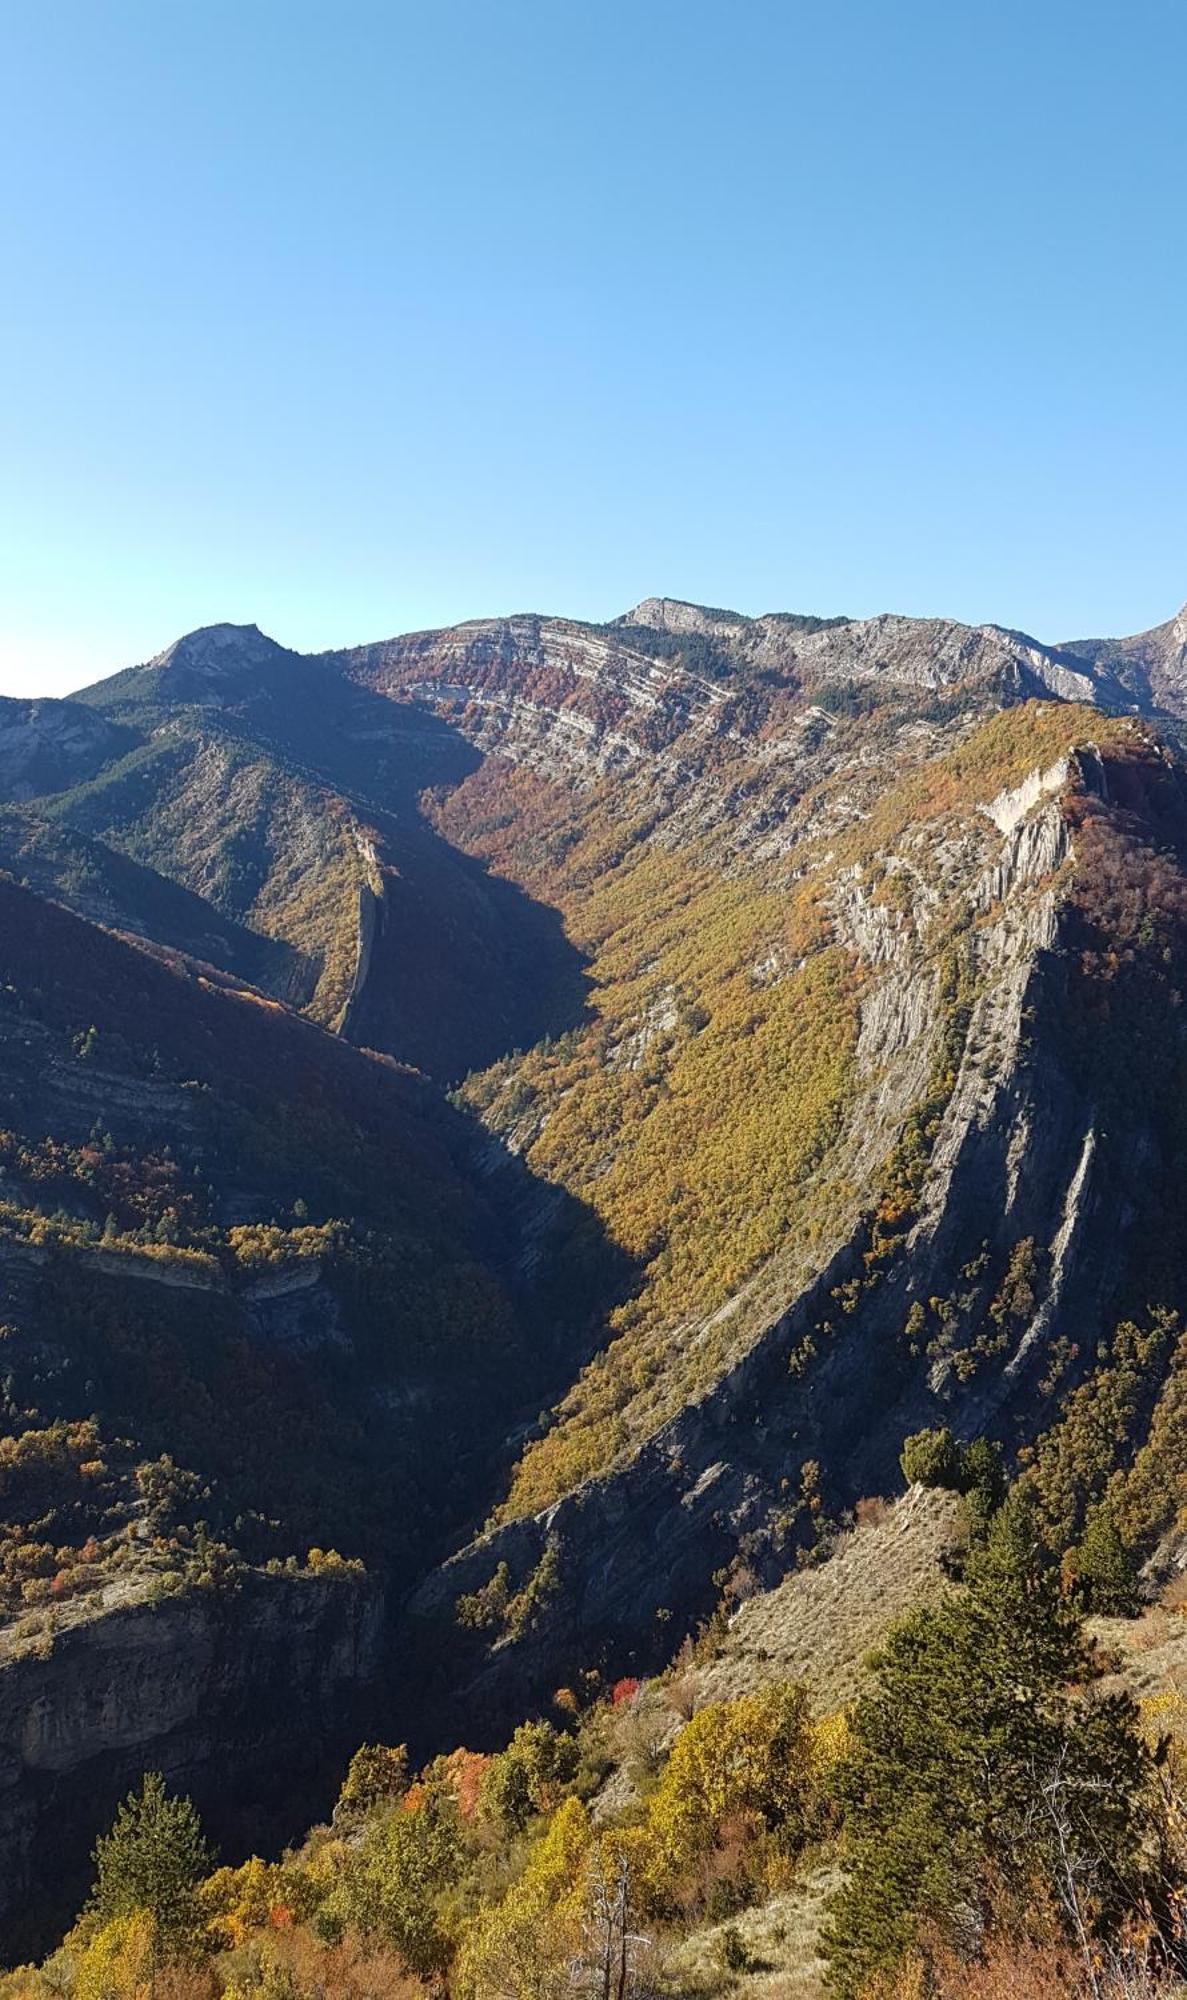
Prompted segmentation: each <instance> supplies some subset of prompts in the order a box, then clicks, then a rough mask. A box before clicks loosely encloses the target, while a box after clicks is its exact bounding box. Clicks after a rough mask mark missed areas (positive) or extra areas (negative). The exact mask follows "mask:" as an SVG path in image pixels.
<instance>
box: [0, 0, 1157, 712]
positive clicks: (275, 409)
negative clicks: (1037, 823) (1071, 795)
mask: <svg viewBox="0 0 1187 2000" xmlns="http://www.w3.org/2000/svg"><path fill="white" fill-rule="evenodd" d="M1185 73H1187V8H1185V7H1184V6H1183V5H1182V4H1181V0H1160V3H1159V4H1151V3H1150V0H1126V4H1124V5H1122V4H1116V5H1104V4H1093V0H1025V4H1022V0H993V4H988V0H897V4H892V0H817V4H813V5H807V4H801V0H781V4H779V0H732V4H728V5H727V4H725V0H718V4H715V5H710V4H700V0H680V4H671V5H668V4H662V0H623V4H619V0H610V4H596V0H421V4H418V5H415V6H413V5H410V4H404V0H317V4H313V0H0V172H2V176H3V186H4V189H5V199H4V202H3V204H2V205H0V274H2V282H3V311H2V313H0V357H2V367H3V383H4V395H3V400H2V404H0V689H3V690H4V691H6V692H21V693H25V692H33V691H40V690H45V691H54V692H61V691H64V690H65V689H66V688H68V687H70V686H74V685H79V684H82V683H84V682H85V681H87V680H90V679H93V678H95V677H97V676H98V675H100V674H102V673H105V672H108V671H110V670H112V669H114V668H116V667H117V666H121V665H124V664H127V663H129V662H131V661H135V660H138V659H142V658H144V657H146V656H147V655H149V654H150V653H152V652H154V651H155V650H156V649H157V648H159V647H160V646H161V645H163V644H165V643H166V642H167V641H168V640H169V639H170V638H172V637H174V636H175V635H176V634H177V633H179V632H181V631H184V630H186V629H188V628H190V627H192V626H194V625H198V624H206V623H211V622H213V621H216V620H219V619H223V618H227V619H233V620H240V621H250V620H255V621H256V622H258V623H259V624H260V625H261V626H262V627H263V628H264V629H265V630H267V631H270V632H272V633H273V634H274V635H275V636H276V637H278V638H279V639H282V640H283V641H285V642H286V643H287V644H289V645H293V646H296V647H298V648H301V649H312V648H316V647H320V646H324V645H328V644H335V643H347V642H351V641H355V640H363V639H372V638H378V637H381V636H384V635H386V634H388V633H391V632H395V631H399V630H404V629H408V628H410V627H415V626H420V625H427V624H436V623H443V622H446V621H449V620H452V619H456V618H465V617H473V616H478V615H482V614H487V613H495V612H503V611H513V610H524V609H538V610H545V611H564V612H569V613H572V614H574V615H577V616H583V617H591V618H601V617H609V616H612V615H614V614H615V613H616V612H618V611H620V610H623V609H625V608H626V607H627V606H628V605H629V604H630V603H631V602H632V601H633V600H635V599H636V598H638V597H640V596H643V595H646V594H649V593H652V592H660V593H666V594H669V595H673V596H685V597H692V598H697V599H699V600H702V601H705V602H709V603H719V604H729V605H734V606H737V607H738V608H740V609H743V610H749V611H762V610H771V609H788V610H810V611H819V612H837V611H847V612H850V613H854V614H859V615H860V614H866V613H870V612H874V611H878V610H883V609H896V610H903V611H909V612H915V613H931V612H935V613H946V614H951V615H955V616H959V617H964V618H968V619H971V620H981V619H995V620H997V621H999V622H1001V623H1006V624H1016V625H1021V626H1024V627H1026V628H1028V629H1030V630H1032V631H1036V632H1038V633H1039V634H1040V635H1041V636H1044V637H1048V638H1058V637H1067V636H1072V635H1076V634H1082V633H1090V632H1099V631H1129V630H1135V629H1138V628H1140V627H1142V626H1145V625H1147V624H1150V623H1153V622H1157V621H1158V620H1160V619H1162V618H1164V617H1167V616H1168V615H1169V614H1170V613H1171V612H1173V611H1174V610H1175V609H1176V607H1177V606H1178V605H1179V604H1180V603H1181V601H1182V600H1183V598H1184V597H1185V596H1187V243H1185V235H1187V119H1185V118H1184V116H1183V77H1184V74H1185Z"/></svg>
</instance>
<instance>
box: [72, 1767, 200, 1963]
mask: <svg viewBox="0 0 1187 2000" xmlns="http://www.w3.org/2000/svg"><path fill="white" fill-rule="evenodd" d="M94 1862H95V1886H94V1889H93V1890H92V1892H91V1900H90V1905H89V1908H90V1910H91V1911H92V1912H93V1913H94V1915H95V1916H96V1917H97V1918H98V1919H99V1921H100V1922H101V1923H105V1924H106V1923H110V1922H111V1921H112V1919H113V1918H115V1917H128V1916H132V1915H133V1914H134V1913H135V1912H136V1911H140V1910H142V1911H145V1912H147V1914H148V1915H149V1916H150V1917H151V1918H152V1920H153V1925H154V1928H155V1932H156V1936H157V1940H158V1948H159V1950H160V1953H161V1956H162V1958H163V1959H170V1958H175V1957H177V1958H179V1957H184V1956H185V1955H186V1953H187V1952H188V1951H189V1949H190V1948H191V1946H192V1944H193V1942H194V1939H195V1936H196V1933H197V1930H198V1912H197V1904H196V1900H195V1894H194V1892H195V1890H196V1889H197V1886H198V1884H199V1882H201V1880H202V1878H203V1876H204V1875H206V1874H207V1873H208V1871H209V1868H210V1850H209V1848H208V1846H207V1844H206V1841H205V1840H204V1838H203V1835H202V1826H201V1822H200V1820H199V1818H198V1815H197V1812H196V1811H195V1809H194V1806H193V1804H192V1802H191V1801H190V1800H189V1799H187V1798H170V1797H169V1794H168V1792H167V1791H166V1790H165V1780H164V1779H163V1778H162V1776H161V1774H160V1772H159V1771H149V1772H148V1773H147V1774H146V1775H145V1777H144V1780H143V1782H142V1784H141V1787H140V1790H139V1791H138V1792H129V1794H128V1796H127V1798H126V1799H125V1800H124V1803H123V1805H122V1806H121V1807H120V1809H119V1811H118V1812H117V1814H116V1816H115V1820H114V1822H113V1824H112V1828H111V1831H110V1833H107V1834H104V1835H102V1836H101V1838H100V1839H99V1840H98V1841H97V1842H96V1844H95V1853H94Z"/></svg>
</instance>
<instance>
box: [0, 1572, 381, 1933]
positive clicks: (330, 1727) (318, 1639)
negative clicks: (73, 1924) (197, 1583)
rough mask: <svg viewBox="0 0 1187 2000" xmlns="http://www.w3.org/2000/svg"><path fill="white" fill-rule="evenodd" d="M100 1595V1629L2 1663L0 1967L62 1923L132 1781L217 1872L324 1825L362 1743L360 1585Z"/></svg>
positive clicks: (279, 1582)
mask: <svg viewBox="0 0 1187 2000" xmlns="http://www.w3.org/2000/svg"><path fill="white" fill-rule="evenodd" d="M106 1595H107V1597H108V1598H109V1599H110V1600H111V1601H110V1602H109V1603H108V1605H107V1608H106V1609H104V1610H103V1611H102V1612H101V1613H99V1614H98V1615H95V1616H90V1617H86V1618H80V1619H79V1620H78V1621H77V1622H75V1623H72V1624H70V1623H66V1622H63V1624H62V1627H61V1629H60V1630H58V1631H57V1632H56V1633H54V1634H53V1635H47V1637H45V1638H43V1639H41V1640H40V1641H31V1642H26V1643H25V1647H24V1650H23V1651H22V1652H19V1653H16V1654H14V1653H13V1651H12V1649H11V1645H10V1647H9V1650H8V1652H7V1653H6V1654H5V1655H0V1940H2V1944H0V1948H2V1949H3V1950H4V1952H5V1954H6V1955H8V1956H15V1955H18V1954H21V1953H25V1952H29V1951H33V1950H37V1949H39V1948H41V1947H44V1945H45V1944H46V1942H47V1940H48V1939H49V1938H50V1937H51V1936H52V1932H53V1928H54V1924H55V1922H56V1921H58V1920H61V1921H66V1920H68V1919H69V1918H70V1916H71V1915H72V1914H73V1913H74V1910H75V1909H76V1908H77V1907H78V1903H79V1901H80V1899H81V1896H82V1895H83V1893H84V1892H85V1888H86V1881H87V1860H88V1856H89V1853H90V1850H91V1847H92V1845H93V1843H94V1840H95V1837H96V1835H97V1834H99V1833H100V1832H102V1831H104V1830H105V1829H106V1827H107V1825H108V1824H109V1823H110V1820H111V1817H112V1814H113V1812H114V1810H115V1807H116V1805H117V1804H118V1802H119V1800H120V1799H121V1798H122V1797H123V1796H124V1795H125V1794H126V1792H127V1791H128V1790H129V1789H130V1788H131V1787H132V1786H133V1785H135V1784H137V1783H138V1782H139V1779H140V1776H141V1774H142V1772H143V1771H145V1770H146V1769H153V1770H159V1771H162V1772H163V1773H164V1775H165V1777H166V1778H167V1779H168V1780H169V1782H170V1784H171V1785H172V1786H174V1787H175V1788H177V1789H178V1790H180V1791H183V1792H188V1793H190V1794H192V1796H193V1797H194V1798H195V1799H196V1800H197V1801H198V1802H199V1804H200V1807H201V1810H202V1812H203V1817H204V1819H205V1820H206V1822H207V1825H208V1827H209V1829H210V1831H211V1833H212V1835H213V1836H214V1838H215V1839H216V1840H217V1841H219V1842H220V1843H222V1844H223V1845H224V1846H225V1850H226V1854H227V1857H228V1858H230V1857H233V1856H234V1854H235V1853H236V1852H238V1851H241V1850H242V1849H243V1847H244V1846H245V1844H264V1845H268V1844H273V1845H275V1844H276V1842H277V1841H278V1840H283V1839H284V1838H288V1837H293V1836H295V1835H296V1834H297V1833H298V1832H299V1831H300V1830H301V1829H302V1828H303V1827H304V1826H305V1825H306V1824H308V1821H309V1818H310V1817H311V1815H312V1816H316V1814H317V1813H318V1812H319V1811H323V1810H325V1809H326V1807H327V1806H328V1804H329V1803H330V1802H331V1800H332V1797H333V1786H334V1783H335V1781H336V1778H337V1777H339V1776H340V1775H341V1765H342V1763H343V1762H344V1761H345V1759H346V1758H347V1757H348V1756H349V1755H350V1752H351V1750H352V1749H353V1748H354V1747H355V1744H356V1743H357V1740H358V1736H359V1732H360V1729H361V1728H362V1726H363V1717H364V1710H363V1706H362V1690H363V1689H364V1688H365V1686H366V1684H367V1682H368V1680H369V1678H370V1677H371V1676H373V1674H374V1671H375V1668H376V1664H377V1661H378V1658H379V1652H380V1638H381V1633H382V1621H383V1605H382V1600H381V1598H380V1596H379V1594H378V1593H377V1592H376V1590H375V1589H374V1587H373V1586H368V1585H363V1584H361V1583H359V1582H356V1581H355V1580H354V1579H350V1578H332V1579H328V1580H325V1581H322V1580H319V1579H318V1578H316V1577H310V1576H300V1577H265V1576H260V1575H251V1576H249V1577H248V1578H247V1580H246V1582H245V1583H244V1584H243V1586H242V1588H241V1589H239V1590H238V1591H236V1592H235V1593H233V1594H230V1595H222V1594H219V1593H214V1592H209V1591H192V1592H190V1593H188V1594H187V1595H184V1596H176V1597H169V1596H166V1597H160V1598H157V1599H156V1600H155V1601H154V1600H153V1599H152V1598H151V1596H147V1595H145V1593H144V1591H143V1590H140V1591H137V1590H136V1589H135V1588H134V1587H128V1586H113V1587H112V1588H111V1589H110V1590H109V1591H108V1592H107V1593H106ZM51 1885H52V1887H53V1892H54V1895H55V1896H56V1897H57V1898H58V1902H57V1905H56V1907H51V1905H50V1901H49V1898H48V1891H49V1888H50V1886H51Z"/></svg>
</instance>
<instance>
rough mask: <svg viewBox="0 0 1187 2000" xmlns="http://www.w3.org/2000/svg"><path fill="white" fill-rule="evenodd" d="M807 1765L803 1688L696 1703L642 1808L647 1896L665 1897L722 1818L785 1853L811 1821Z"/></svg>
mask: <svg viewBox="0 0 1187 2000" xmlns="http://www.w3.org/2000/svg"><path fill="white" fill-rule="evenodd" d="M815 1764H816V1759H815V1755H814V1742H813V1725H812V1722H811V1719H810V1716H809V1712H808V1702H807V1697H806V1695H805V1693H804V1690H803V1689H802V1688H801V1687H798V1686H797V1685H795V1683H793V1682H790V1681H781V1682H776V1683H775V1684H773V1685H772V1686H770V1687H765V1688H760V1689H759V1690H758V1691H757V1692H756V1693H754V1694H749V1695H743V1696H742V1697H741V1699H740V1700H738V1701H726V1702H712V1703H710V1705H709V1706H708V1707H706V1708H702V1709H701V1710H700V1711H699V1713H698V1714H696V1715H694V1716H693V1718H692V1720H691V1722H689V1723H688V1724H687V1726H686V1727H685V1728H684V1729H683V1730H682V1731H681V1733H680V1735H679V1736H678V1737H677V1738H676V1742H675V1744H674V1746H673V1749H672V1754H671V1756H670V1757H669V1759H668V1762H667V1764H666V1766H665V1767H664V1773H663V1776H662V1778H661V1779H660V1783H659V1788H658V1790H657V1791H656V1792H655V1794H654V1796H653V1798H652V1800H651V1802H650V1805H649V1807H648V1811H647V1823H646V1835H647V1838H646V1841H645V1843H644V1852H645V1882H646V1885H647V1887H648V1888H649V1890H650V1892H651V1894H652V1896H653V1897H654V1898H655V1899H656V1900H657V1901H658V1902H660V1903H661V1904H662V1903H665V1902H667V1901H668V1900H669V1899H670V1898H671V1896H672V1895H673V1894H674V1893H676V1891H677V1890H678V1887H679V1884H680V1882H681V1879H682V1878H685V1877H687V1876H688V1874H689V1872H690V1871H691V1870H693V1869H695V1867H696V1866H697V1864H698V1863H699V1862H700V1861H701V1860H703V1858H704V1857H705V1856H706V1855H707V1854H708V1853H709V1852H710V1851H711V1850H712V1849H713V1847H714V1846H715V1845H716V1844H717V1843H718V1842H719V1840H720V1839H721V1836H722V1832H723V1829H725V1828H726V1827H727V1826H728V1825H730V1824H731V1823H732V1824H734V1825H737V1824H738V1823H745V1824H748V1825H749V1826H750V1828H751V1829H752V1830H753V1833H754V1834H755V1835H756V1836H757V1837H761V1836H764V1835H766V1836H770V1837H771V1838H772V1840H773V1842H774V1844H775V1845H776V1846H777V1847H778V1848H779V1849H780V1850H781V1851H783V1852H787V1853H793V1852H795V1850H796V1849H797V1848H798V1847H800V1846H801V1845H802V1844H803V1841H804V1839H805V1838H806V1836H807V1833H808V1831H809V1828H810V1824H811V1818H812V1813H813V1809H814V1804H815V1796H816V1785H815Z"/></svg>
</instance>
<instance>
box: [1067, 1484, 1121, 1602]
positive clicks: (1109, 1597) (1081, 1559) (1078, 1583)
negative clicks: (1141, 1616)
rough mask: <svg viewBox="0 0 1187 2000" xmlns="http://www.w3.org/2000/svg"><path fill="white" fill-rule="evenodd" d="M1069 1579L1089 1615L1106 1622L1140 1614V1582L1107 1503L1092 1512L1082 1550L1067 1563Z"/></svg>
mask: <svg viewBox="0 0 1187 2000" xmlns="http://www.w3.org/2000/svg"><path fill="white" fill-rule="evenodd" d="M1067 1569H1068V1573H1069V1579H1070V1581H1071V1583H1072V1585H1073V1587H1074V1589H1075V1591H1076V1594H1077V1596H1078V1598H1079V1600H1080V1602H1081V1604H1082V1605H1083V1606H1084V1609H1085V1610H1086V1611H1095V1612H1098V1613H1099V1614H1100V1615H1101V1616H1102V1617H1105V1618H1134V1617H1136V1616H1137V1611H1138V1591H1137V1578H1136V1577H1135V1575H1134V1567H1133V1563H1132V1561H1131V1559H1130V1554H1129V1551H1128V1549H1127V1548H1126V1546H1125V1543H1124V1542H1123V1541H1122V1539H1121V1531H1120V1529H1119V1528H1118V1526H1117V1517H1116V1515H1115V1514H1114V1512H1113V1509H1112V1507H1111V1506H1110V1504H1109V1502H1108V1501H1107V1500H1102V1501H1101V1502H1100V1503H1099V1505H1098V1506H1096V1507H1094V1508H1093V1509H1092V1512H1091V1513H1090V1514H1089V1516H1088V1519H1087V1521H1086V1522H1085V1525H1084V1533H1083V1535H1082V1537H1081V1539H1080V1543H1079V1546H1078V1547H1077V1548H1075V1549H1073V1550H1071V1551H1070V1554H1069V1557H1068V1560H1067Z"/></svg>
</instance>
